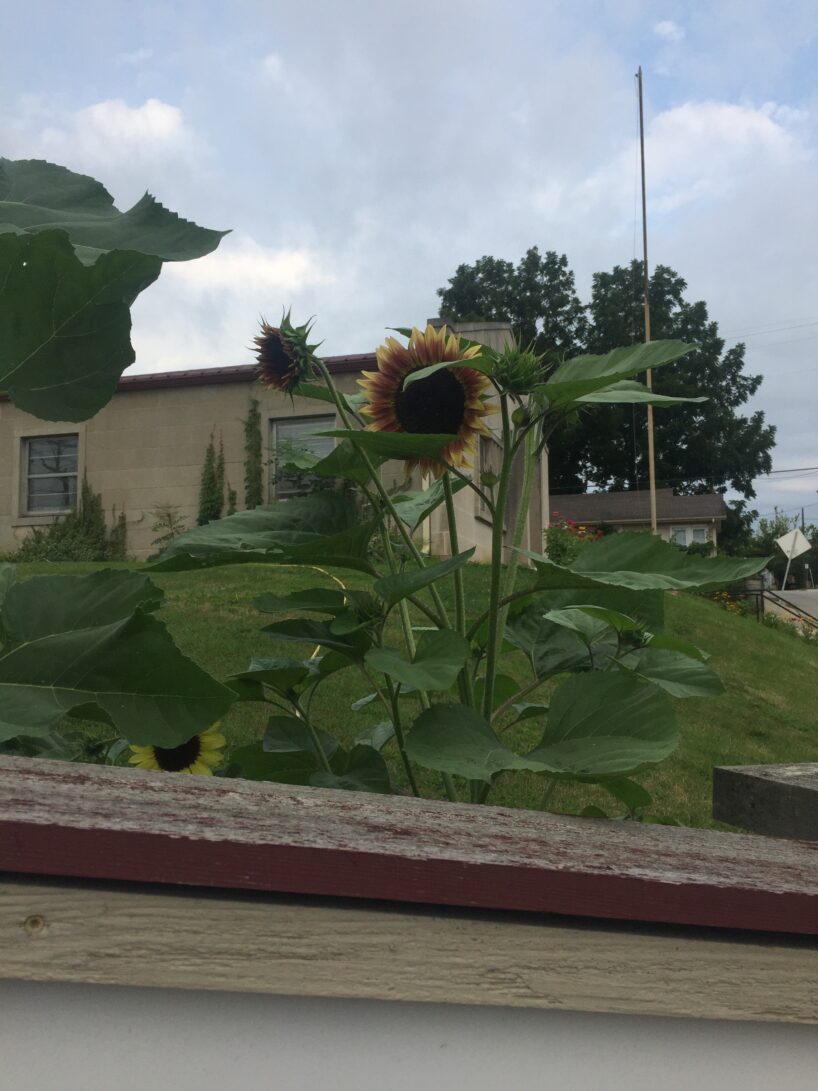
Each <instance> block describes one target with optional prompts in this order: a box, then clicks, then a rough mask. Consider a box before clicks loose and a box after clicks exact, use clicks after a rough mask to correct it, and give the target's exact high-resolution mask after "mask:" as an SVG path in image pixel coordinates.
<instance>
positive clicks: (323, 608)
mask: <svg viewBox="0 0 818 1091" xmlns="http://www.w3.org/2000/svg"><path fill="white" fill-rule="evenodd" d="M253 605H254V606H255V608H256V609H257V610H260V611H261V612H262V613H264V614H282V613H288V612H290V611H291V610H307V611H311V612H313V613H317V614H335V613H337V612H338V611H339V610H343V608H344V606H345V605H346V596H345V595H344V592H343V591H336V590H335V589H334V588H332V587H311V588H309V590H304V591H291V592H290V594H289V595H274V594H272V592H269V591H268V592H266V593H265V594H263V595H259V597H258V598H257V599H255V600H254V601H253Z"/></svg>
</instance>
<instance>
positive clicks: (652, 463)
mask: <svg viewBox="0 0 818 1091" xmlns="http://www.w3.org/2000/svg"><path fill="white" fill-rule="evenodd" d="M636 81H637V84H638V86H639V153H640V159H641V164H642V279H643V290H644V299H645V344H646V345H647V344H649V342H650V277H649V275H648V209H647V201H646V198H645V118H644V113H643V109H642V65H641V64H640V65H639V71H638V72H637V73H636ZM645 379H646V382H647V388H648V390H652V389H653V374H652V372H651V369H650V368H648V370H647V374H646V376H645ZM648 474H649V480H650V530H651V534H656V533H657V529H656V457H655V450H654V446H653V406H652V405H649V406H648Z"/></svg>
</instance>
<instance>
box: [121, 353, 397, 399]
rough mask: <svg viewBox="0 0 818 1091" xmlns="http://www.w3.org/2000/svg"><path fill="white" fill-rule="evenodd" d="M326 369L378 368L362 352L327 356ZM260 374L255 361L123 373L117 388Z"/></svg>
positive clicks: (210, 382)
mask: <svg viewBox="0 0 818 1091" xmlns="http://www.w3.org/2000/svg"><path fill="white" fill-rule="evenodd" d="M324 363H325V364H326V365H327V369H328V370H329V371H330V373H332V374H334V375H345V374H354V373H355V372H358V371H363V369H364V368H376V367H377V364H376V362H375V354H374V353H372V352H361V353H357V354H353V355H348V356H327V357H325V358H324ZM257 377H258V372H257V370H256V365H255V364H234V365H232V366H231V367H200V368H196V369H195V370H193V371H152V372H145V373H143V374H141V375H123V376H122V378H121V379H120V380H119V383H118V384H117V390H118V391H128V390H157V389H159V388H162V387H180V386H214V385H217V384H221V383H252V382H254V381H255V380H256V378H257Z"/></svg>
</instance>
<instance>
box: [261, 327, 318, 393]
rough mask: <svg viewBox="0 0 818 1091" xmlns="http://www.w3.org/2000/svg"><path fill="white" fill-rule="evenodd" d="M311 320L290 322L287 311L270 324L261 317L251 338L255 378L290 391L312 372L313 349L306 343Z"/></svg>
mask: <svg viewBox="0 0 818 1091" xmlns="http://www.w3.org/2000/svg"><path fill="white" fill-rule="evenodd" d="M311 325H312V323H311V322H305V323H304V325H303V326H294V325H293V324H292V322H291V321H290V312H289V311H287V313H286V314H284V315H283V316H282V318H281V325H280V326H271V325H270V323H269V322H266V321H265V320H264V319H263V318H262V320H261V332H260V333H259V334H258V336H256V337H254V338H253V341H254V342H255V345H256V363H257V365H258V373H259V374H258V377H259V381H260V382H261V383H263V385H264V386H266V387H269V388H270V389H272V390H281V391H283V392H284V393H285V394H290V393H292V391H293V390H294V389H295V387H297V386H298V384H299V383H300V382H303V380H305V379H308V378H309V377H310V374H311V372H312V363H313V359H314V352H315V349H317V348H318V345H317V344H316V345H308V344H307V336H308V335H309V332H310V328H311Z"/></svg>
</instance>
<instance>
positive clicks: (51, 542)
mask: <svg viewBox="0 0 818 1091" xmlns="http://www.w3.org/2000/svg"><path fill="white" fill-rule="evenodd" d="M126 544H127V525H126V522H125V514H124V512H122V513H120V515H119V517H118V518H115V521H114V525H113V527H112V528H111V530H110V532H109V531H108V527H107V524H106V521H105V512H104V510H103V507H102V498H101V497H100V496H99V495H98V494H97V493H95V492H94V490H93V489H92V488H91V486H90V485H89V484H88V480H87V478H86V479H83V482H82V488H81V490H80V499H79V504H78V505H77V510H76V511H72V512H69V513H68V514H67V515H65V516H63V517H62V518H60V519H59V520H58V521H57V522H56V523H52V524H51V525H50V526H47V527H33V528H32V530H31V533H30V534H29V536H28V537H27V538H26V540H25V541H24V542H23V543H22V545H21V546H20V548H19V549H18V550H17V552H16V553H14V554H13V555H12V556H11V557H10V558H9V560H14V561H119V560H124V559H125V550H126Z"/></svg>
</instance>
